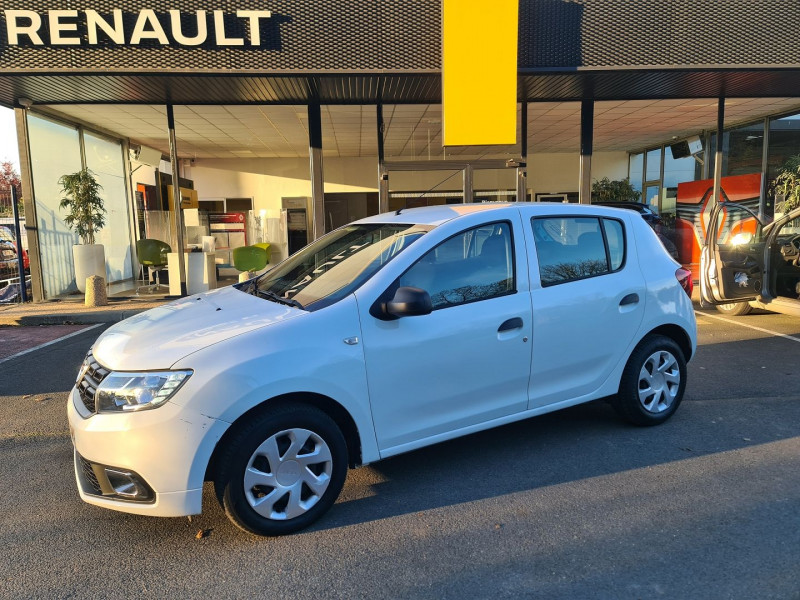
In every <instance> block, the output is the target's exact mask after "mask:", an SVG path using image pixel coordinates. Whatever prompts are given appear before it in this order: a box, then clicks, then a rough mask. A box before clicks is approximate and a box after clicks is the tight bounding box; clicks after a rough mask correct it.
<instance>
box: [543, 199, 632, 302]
mask: <svg viewBox="0 0 800 600" xmlns="http://www.w3.org/2000/svg"><path fill="white" fill-rule="evenodd" d="M547 219H597V221H598V222H599V225H600V232H601V234H602V236H603V244H604V245H605V251H606V267H607V268H608V270H607V271H606V272H605V273H595V274H594V275H584V276H583V277H573V278H571V279H564V280H562V281H553V282H549V283H545V282H544V281H542V265H541V263H540V262H539V248H538V246H536V236H535V234H534V233H533V222H534V221H544V220H547ZM605 221H616V222H617V223H619V224H620V227H622V262H621V263H620V265H619V267H617V268H616V269H614V270H613V271H612V270H611V250H610V249H609V247H608V238H607V236H606V225H605ZM531 234H532V235H533V236H534V238H533V246H534V248H535V249H536V265H537V268H538V269H539V284H540V285H541V286H542V287H543V288H547V287H553V286H556V285H562V284H564V283H572V282H573V281H583V280H584V279H592V278H594V277H603V276H605V275H611V274H612V273H618V272H619V271H621V270H622V269H624V268H625V264H626V263H627V262H628V234H627V230H626V229H625V223H624V221H623V220H622V219H618V218H616V217H606V216H603V215H574V214H572V215H567V214H564V215H562V214H558V215H546V216H535V217H531Z"/></svg>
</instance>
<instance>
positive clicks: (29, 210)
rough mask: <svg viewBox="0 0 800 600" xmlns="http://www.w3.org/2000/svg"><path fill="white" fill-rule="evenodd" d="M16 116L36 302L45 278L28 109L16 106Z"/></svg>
mask: <svg viewBox="0 0 800 600" xmlns="http://www.w3.org/2000/svg"><path fill="white" fill-rule="evenodd" d="M14 116H15V118H16V121H17V143H18V146H19V167H20V179H21V181H22V203H23V205H24V207H25V233H26V235H27V236H28V261H29V262H30V268H31V293H32V294H33V301H34V302H42V301H43V300H44V280H43V279H42V257H41V251H40V249H39V230H38V228H37V222H36V202H34V198H35V195H34V189H33V166H32V164H31V152H30V142H29V134H28V109H27V108H15V109H14Z"/></svg>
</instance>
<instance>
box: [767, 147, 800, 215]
mask: <svg viewBox="0 0 800 600" xmlns="http://www.w3.org/2000/svg"><path fill="white" fill-rule="evenodd" d="M772 192H773V194H774V195H775V201H776V206H775V212H776V213H782V214H786V213H788V212H789V211H792V210H794V209H795V208H797V207H798V206H800V154H795V155H794V156H790V157H789V158H787V159H786V162H784V163H783V164H782V165H781V168H780V169H779V170H778V176H777V177H776V178H775V181H773V182H772ZM781 197H782V198H783V199H782V200H780V198H781ZM775 216H776V217H777V216H778V214H776V215H775Z"/></svg>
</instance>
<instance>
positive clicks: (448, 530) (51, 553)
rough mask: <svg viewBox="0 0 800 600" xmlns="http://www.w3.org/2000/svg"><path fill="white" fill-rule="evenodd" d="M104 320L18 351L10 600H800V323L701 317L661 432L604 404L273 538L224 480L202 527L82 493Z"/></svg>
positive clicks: (7, 520) (435, 464) (0, 484)
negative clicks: (79, 385)
mask: <svg viewBox="0 0 800 600" xmlns="http://www.w3.org/2000/svg"><path fill="white" fill-rule="evenodd" d="M103 327H104V326H101V327H99V328H95V329H93V330H90V331H85V332H82V333H77V334H76V335H73V336H72V337H69V338H67V339H64V340H62V341H58V342H56V343H53V344H50V345H48V346H45V347H43V348H42V349H40V350H35V351H33V352H30V353H28V354H26V355H23V356H19V357H17V358H12V359H11V360H8V361H6V362H4V363H3V364H2V365H0V465H2V467H1V468H0V524H2V526H0V547H1V548H3V549H4V551H3V552H2V558H0V597H2V598H34V597H35V598H100V597H102V598H126V599H127V598H130V597H133V596H137V597H143V598H164V597H179V598H194V597H200V596H207V597H213V598H243V597H253V598H261V597H264V598H266V597H276V598H454V599H462V598H489V597H491V598H520V597H526V598H547V599H559V598H564V599H574V598H601V599H604V598H608V599H628V598H630V599H639V598H642V599H645V598H675V599H694V598H697V599H727V598H731V599H739V598H741V599H747V600H750V599H753V598H759V599H766V598H780V599H794V600H796V599H798V598H800V476H799V475H798V473H800V373H799V372H798V368H797V364H798V361H797V357H798V356H800V345H799V344H800V320H798V319H792V318H789V317H783V316H780V315H770V314H754V315H749V316H746V317H731V318H728V317H722V316H721V315H719V314H718V313H716V312H712V311H703V312H702V314H701V316H700V318H699V326H698V328H699V338H700V347H699V349H698V352H697V355H696V357H695V358H694V360H692V362H691V363H690V365H689V384H688V386H687V391H686V397H685V400H684V403H683V405H682V406H681V407H680V409H679V410H678V412H677V413H676V415H675V416H674V417H673V418H672V419H671V420H670V421H669V422H667V423H666V424H664V425H662V426H659V427H655V428H646V429H643V428H637V427H633V426H629V425H627V424H625V423H623V422H621V421H620V420H619V419H618V418H617V417H616V416H615V414H614V412H613V411H612V410H611V408H610V407H609V406H608V404H606V403H605V402H602V401H600V402H594V403H591V404H588V405H583V406H579V407H575V408H573V409H569V410H565V411H560V412H557V413H553V414H550V415H545V416H543V417H538V418H534V419H530V420H528V421H524V422H520V423H515V424H512V425H508V426H505V427H501V428H498V429H495V430H492V431H487V432H483V433H479V434H475V435H471V436H468V437H465V438H461V439H459V440H454V441H451V442H446V443H443V444H439V445H436V446H432V447H429V448H425V449H422V450H418V451H415V452H412V453H409V454H405V455H402V456H398V457H394V458H391V459H388V460H385V461H382V462H379V463H376V464H374V465H369V466H366V467H362V468H359V469H356V470H354V471H351V472H350V474H349V476H348V479H347V482H346V484H345V488H344V491H343V493H342V496H341V497H340V499H339V501H338V502H337V504H336V505H335V506H334V507H333V509H332V510H331V511H330V512H329V513H328V514H327V515H326V516H324V517H323V518H322V520H321V521H320V522H318V523H317V524H316V525H315V526H314V527H312V528H311V529H310V530H307V531H304V532H302V533H300V534H296V535H294V536H290V537H284V538H273V539H262V538H256V537H252V536H249V535H247V534H244V533H242V532H240V531H239V530H238V529H236V528H235V527H234V526H232V525H231V524H229V523H228V521H227V519H226V518H225V516H224V514H223V513H222V511H221V509H220V508H219V506H218V505H217V503H216V500H215V499H214V497H213V494H212V490H211V488H210V487H208V488H207V489H206V492H205V496H204V513H203V514H202V515H200V516H197V517H194V518H193V519H192V520H191V521H190V520H189V519H186V518H181V519H157V518H146V517H137V516H132V515H124V514H122V513H116V512H112V511H108V510H104V509H101V508H96V507H92V506H89V505H86V504H84V503H82V502H81V501H80V499H79V497H78V494H77V491H76V488H75V483H74V476H73V472H72V450H71V443H70V440H69V434H68V431H67V425H66V418H65V405H66V401H67V392H68V390H69V388H70V387H71V385H72V384H73V382H74V380H75V375H76V373H77V369H78V366H79V364H80V362H81V360H82V358H83V355H84V354H85V352H86V350H87V349H88V347H89V346H90V344H91V343H92V341H93V339H94V338H95V337H96V336H97V335H98V334H99V332H100V331H102V329H103ZM776 334H777V335H776ZM164 459H165V460H169V457H168V456H165V457H164Z"/></svg>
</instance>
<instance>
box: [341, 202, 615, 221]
mask: <svg viewBox="0 0 800 600" xmlns="http://www.w3.org/2000/svg"><path fill="white" fill-rule="evenodd" d="M509 208H518V209H524V210H525V211H526V214H527V215H530V216H550V215H558V216H570V215H573V214H574V215H581V214H586V211H587V210H588V211H590V212H591V213H594V214H599V215H606V216H619V214H620V212H623V213H625V214H629V212H630V211H629V210H628V209H624V208H615V207H609V206H599V205H596V204H562V203H552V202H519V203H517V202H482V203H475V204H448V205H440V206H423V207H419V208H404V209H401V210H398V211H395V212H388V213H383V214H380V215H375V216H372V217H367V218H365V219H359V220H358V221H355V223H358V224H362V223H403V224H414V225H432V226H434V227H438V226H439V225H441V224H442V223H446V222H447V221H452V220H453V219H457V218H459V217H463V216H466V215H470V214H475V213H487V214H489V213H492V212H498V213H502V212H505V211H507V210H508V209H509Z"/></svg>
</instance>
